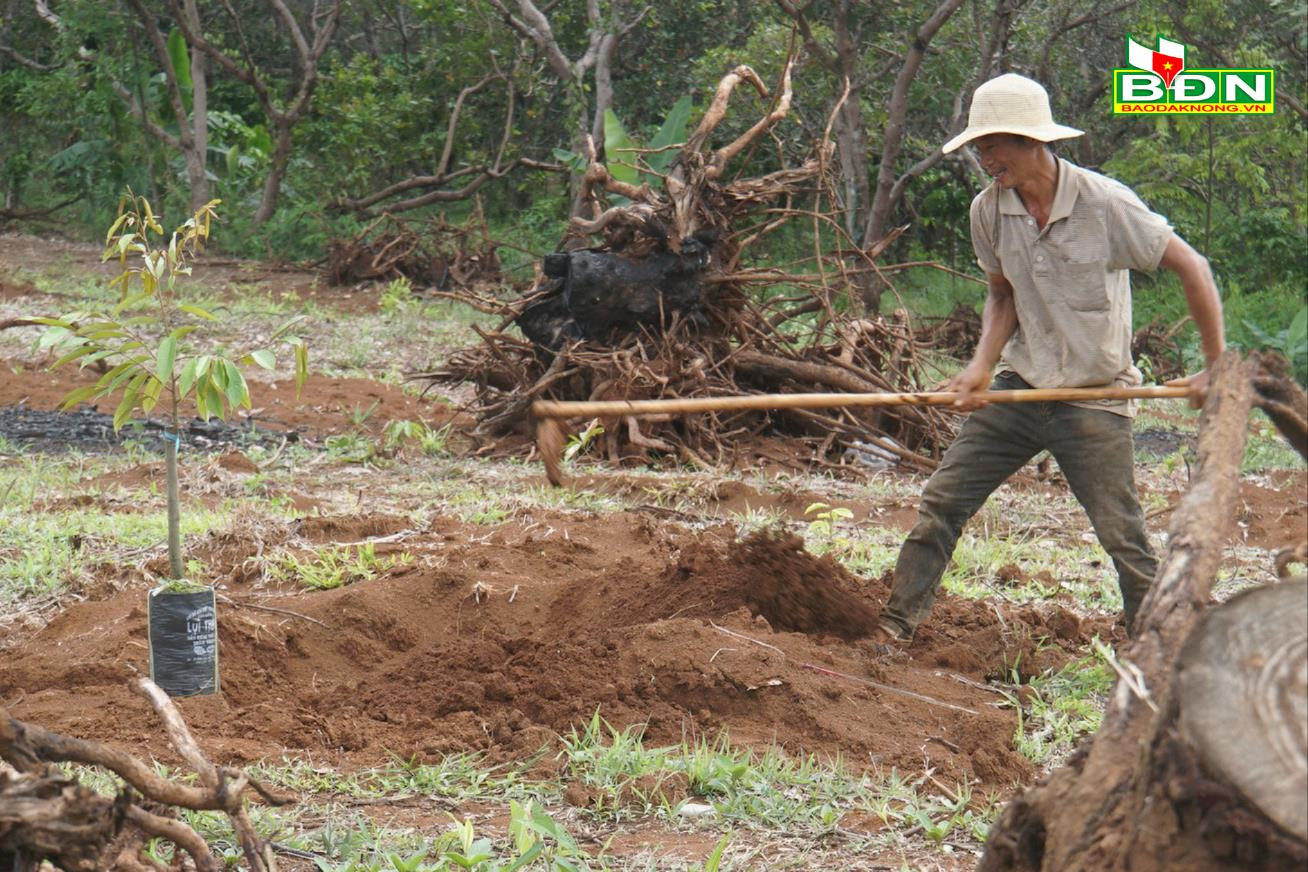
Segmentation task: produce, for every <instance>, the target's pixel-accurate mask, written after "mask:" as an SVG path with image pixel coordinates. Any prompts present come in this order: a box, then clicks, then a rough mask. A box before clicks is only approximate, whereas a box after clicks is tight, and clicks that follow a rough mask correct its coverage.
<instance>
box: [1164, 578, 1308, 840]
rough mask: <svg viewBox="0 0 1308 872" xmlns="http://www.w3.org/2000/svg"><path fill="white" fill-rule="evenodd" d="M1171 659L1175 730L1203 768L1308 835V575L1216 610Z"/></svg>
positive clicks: (1268, 813)
mask: <svg viewBox="0 0 1308 872" xmlns="http://www.w3.org/2000/svg"><path fill="white" fill-rule="evenodd" d="M1178 665H1179V673H1178V678H1179V682H1180V684H1179V691H1180V697H1179V702H1180V727H1181V733H1182V735H1183V736H1184V737H1185V739H1186V741H1187V742H1188V743H1189V744H1190V745H1191V746H1192V747H1193V748H1194V749H1195V751H1196V753H1197V755H1198V756H1199V758H1200V760H1201V761H1202V763H1203V766H1204V768H1205V769H1206V770H1208V772H1209V773H1210V774H1211V775H1212V776H1214V777H1216V778H1217V779H1219V780H1220V781H1222V782H1224V783H1226V784H1228V785H1230V786H1231V787H1233V788H1234V789H1236V790H1237V791H1239V793H1240V794H1241V795H1242V796H1244V797H1245V799H1247V800H1248V801H1249V802H1250V803H1251V804H1252V805H1254V806H1255V807H1256V808H1258V809H1259V810H1260V811H1261V812H1262V813H1263V814H1264V815H1266V816H1267V818H1268V819H1269V820H1271V821H1273V822H1275V823H1276V824H1277V825H1278V826H1280V827H1281V828H1283V829H1284V830H1285V831H1286V832H1287V833H1289V834H1291V835H1293V836H1295V837H1297V838H1298V839H1299V840H1300V841H1301V842H1303V841H1308V580H1305V579H1304V578H1302V577H1300V578H1297V579H1294V580H1291V581H1286V582H1282V583H1280V584H1273V585H1268V586H1266V587H1260V588H1255V589H1254V590H1250V591H1247V592H1245V593H1242V594H1240V595H1238V596H1235V597H1232V598H1231V600H1230V601H1228V602H1227V603H1226V604H1224V605H1222V606H1219V607H1217V608H1214V609H1213V610H1212V611H1211V612H1209V613H1208V614H1207V615H1205V617H1204V619H1203V623H1202V624H1201V625H1200V626H1199V628H1198V629H1197V630H1196V631H1195V632H1194V633H1193V634H1192V635H1191V637H1190V639H1189V640H1188V641H1187V643H1186V646H1185V649H1184V651H1183V652H1182V654H1181V657H1180V659H1179V661H1178Z"/></svg>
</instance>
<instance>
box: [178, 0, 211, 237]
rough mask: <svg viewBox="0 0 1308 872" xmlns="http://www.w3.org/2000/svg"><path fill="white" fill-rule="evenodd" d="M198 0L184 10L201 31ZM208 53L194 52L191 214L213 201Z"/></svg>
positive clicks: (188, 167) (189, 176)
mask: <svg viewBox="0 0 1308 872" xmlns="http://www.w3.org/2000/svg"><path fill="white" fill-rule="evenodd" d="M195 4H196V0H186V5H185V7H184V8H183V11H184V12H185V13H186V19H187V21H188V22H189V23H190V24H191V26H192V27H194V28H196V29H197V30H198V29H199V27H200V12H199V10H198V9H196V5H195ZM207 75H208V64H207V62H206V59H205V56H204V52H199V51H193V52H191V147H190V148H189V149H188V150H187V152H186V176H187V180H188V181H189V182H190V183H191V214H195V213H196V212H198V211H199V210H200V208H201V207H202V206H203V205H204V204H205V203H208V202H209V175H208V167H207V164H208V155H209V89H208V83H207Z"/></svg>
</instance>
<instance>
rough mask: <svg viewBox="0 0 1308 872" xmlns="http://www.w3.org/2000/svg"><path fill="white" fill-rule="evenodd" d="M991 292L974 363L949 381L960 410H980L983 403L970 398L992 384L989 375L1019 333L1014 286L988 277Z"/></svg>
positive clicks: (995, 275) (983, 311)
mask: <svg viewBox="0 0 1308 872" xmlns="http://www.w3.org/2000/svg"><path fill="white" fill-rule="evenodd" d="M986 279H987V285H988V288H989V290H988V291H987V292H986V305H985V308H984V309H983V310H982V312H981V338H980V340H978V342H977V344H976V351H975V352H974V353H973V354H972V360H971V362H969V363H968V365H967V366H966V367H965V368H964V369H963V371H962V372H960V373H959V374H958V375H956V376H954V377H953V379H951V380H950V382H949V385H948V388H947V389H948V390H951V391H958V392H959V397H958V399H957V400H955V401H954V405H955V406H957V407H958V408H960V409H966V410H970V409H979V408H980V407H981V406H984V405H985V403H984V402H978V401H977V400H974V399H973V398H972V397H971V394H972V392H973V391H983V390H985V389H986V388H987V387H989V385H990V376H991V374H992V373H993V372H994V370H995V364H996V363H998V362H999V356H1000V355H1001V354H1002V353H1003V351H1004V345H1005V344H1007V342H1008V340H1009V339H1011V338H1012V336H1013V334H1014V333H1016V332H1017V306H1016V305H1015V304H1014V303H1013V286H1012V285H1011V284H1009V282H1008V279H1006V278H1004V277H1003V276H1002V275H998V274H996V273H987V274H986Z"/></svg>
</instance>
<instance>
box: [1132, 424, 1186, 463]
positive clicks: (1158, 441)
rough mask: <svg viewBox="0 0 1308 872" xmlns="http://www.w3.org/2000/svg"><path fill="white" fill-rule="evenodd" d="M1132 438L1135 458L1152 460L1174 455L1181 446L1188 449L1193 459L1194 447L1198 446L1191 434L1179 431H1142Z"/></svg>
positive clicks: (1163, 429)
mask: <svg viewBox="0 0 1308 872" xmlns="http://www.w3.org/2000/svg"><path fill="white" fill-rule="evenodd" d="M1133 438H1134V440H1135V453H1136V456H1137V457H1142V458H1150V459H1154V460H1159V459H1161V458H1164V457H1168V456H1170V455H1172V454H1175V453H1176V452H1177V450H1178V449H1180V448H1182V447H1183V446H1184V447H1185V448H1187V449H1188V453H1189V455H1190V456H1191V457H1193V456H1194V452H1195V449H1196V446H1197V445H1198V444H1199V442H1198V439H1197V438H1196V436H1195V434H1193V433H1183V432H1181V431H1180V430H1169V429H1165V428H1151V429H1149V430H1142V431H1140V432H1139V433H1136V434H1134V436H1133Z"/></svg>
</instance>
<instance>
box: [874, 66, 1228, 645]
mask: <svg viewBox="0 0 1308 872" xmlns="http://www.w3.org/2000/svg"><path fill="white" fill-rule="evenodd" d="M1081 133H1082V132H1081V131H1080V130H1076V129H1074V128H1071V127H1065V126H1063V125H1061V124H1055V123H1054V121H1053V117H1052V115H1051V113H1050V110H1049V96H1048V94H1047V93H1046V92H1045V89H1044V88H1043V87H1042V86H1041V85H1040V84H1039V83H1037V82H1034V81H1032V80H1031V79H1027V78H1025V77H1023V76H1018V75H1014V74H1011V73H1010V74H1006V75H1002V76H999V77H998V78H995V79H992V80H990V81H989V82H986V83H985V84H983V85H981V86H980V87H979V88H977V89H976V93H975V94H974V95H973V98H972V108H971V111H970V113H969V116H968V126H967V129H966V130H964V131H963V132H962V133H961V134H959V135H958V136H956V137H954V138H953V139H951V140H950V141H949V142H948V143H946V144H945V146H944V151H945V152H946V153H948V152H951V151H954V150H955V149H957V148H959V147H960V146H962V145H965V144H967V143H971V147H972V148H973V149H974V151H975V154H976V156H977V159H978V160H979V161H980V163H981V166H982V168H983V169H985V171H986V172H987V173H989V174H990V175H991V177H993V179H994V181H993V182H992V183H991V184H990V185H989V186H988V187H987V188H986V189H985V190H983V191H982V192H981V193H980V194H978V195H977V197H976V199H974V200H973V201H972V211H971V221H972V244H973V247H974V248H975V250H976V257H977V261H978V262H979V263H980V265H981V268H982V269H983V270H985V272H986V277H987V281H988V285H989V290H988V293H987V295H986V303H985V309H984V312H983V314H982V318H981V338H980V340H979V342H978V343H977V349H976V353H975V354H974V355H973V357H972V360H971V362H970V363H968V365H967V367H966V368H964V369H963V371H962V372H960V373H959V374H958V375H957V376H955V377H954V378H953V379H952V380H951V381H950V383H949V387H948V389H949V390H954V391H958V393H959V398H958V400H957V401H956V403H955V405H956V406H958V407H959V408H961V409H964V410H969V411H970V410H976V411H974V412H973V413H972V414H971V415H970V416H968V418H967V420H966V421H965V422H964V423H963V427H962V429H961V431H960V432H959V434H958V438H957V439H956V440H955V441H954V443H953V445H951V446H950V448H949V450H948V451H947V452H946V453H945V456H944V458H943V460H942V461H941V463H940V466H939V468H938V469H937V470H936V471H935V473H934V474H933V475H932V476H931V479H930V481H928V482H927V486H926V491H925V493H924V494H923V496H922V503H921V505H920V507H919V509H918V520H917V523H916V525H914V527H913V530H912V532H911V533H909V535H908V539H907V540H906V541H905V542H904V545H903V547H902V549H901V550H900V552H899V559H898V561H897V562H896V565H895V574H894V585H893V588H892V590H891V594H890V600H889V602H888V603H887V604H886V606H885V608H884V609H883V610H882V612H881V616H880V620H879V622H878V629H877V633H878V636H879V637H880V639H879V640H880V641H881V642H883V643H886V642H906V641H908V640H909V639H911V638H912V636H913V632H914V630H915V629H916V628H917V626H918V624H920V623H921V622H922V621H923V620H925V619H926V617H927V614H928V613H929V612H930V610H931V604H932V602H933V600H934V599H935V594H936V588H937V587H938V586H939V584H940V577H941V575H942V574H943V573H944V570H945V566H946V564H947V563H948V562H949V559H950V556H951V555H952V554H953V552H954V545H955V543H956V542H957V541H958V536H959V534H960V533H961V532H962V530H963V525H964V524H966V523H967V520H968V519H969V518H971V517H972V515H973V514H974V513H975V512H976V511H977V510H978V509H979V508H980V507H981V506H982V504H983V503H985V501H986V498H987V497H989V496H990V494H991V493H992V492H993V491H994V490H995V488H997V487H998V486H999V485H1000V484H1002V483H1003V482H1004V481H1005V480H1006V479H1007V478H1008V477H1009V476H1011V475H1012V474H1013V473H1014V472H1016V471H1017V470H1018V469H1020V468H1021V467H1022V466H1023V465H1024V464H1026V463H1027V461H1029V460H1030V459H1031V458H1032V457H1034V456H1035V455H1036V454H1037V453H1038V452H1040V451H1042V450H1046V449H1047V450H1048V451H1049V452H1050V453H1051V454H1052V455H1053V456H1054V458H1055V459H1056V460H1057V461H1058V466H1059V468H1060V469H1061V470H1062V472H1063V475H1064V476H1065V477H1066V479H1067V483H1068V484H1069V485H1070V486H1071V488H1072V493H1073V494H1075V495H1076V498H1077V500H1078V501H1079V502H1080V503H1081V505H1082V507H1084V508H1085V510H1086V514H1088V515H1089V517H1090V522H1091V524H1093V525H1094V529H1095V534H1096V535H1097V536H1098V537H1099V542H1100V544H1101V545H1103V547H1104V550H1105V551H1107V552H1108V554H1109V555H1110V556H1111V557H1112V559H1113V566H1114V568H1115V569H1116V570H1117V577H1118V583H1119V585H1120V587H1121V591H1122V602H1123V604H1124V607H1125V613H1126V614H1125V618H1126V626H1127V631H1128V632H1130V631H1131V628H1132V623H1133V621H1134V620H1135V615H1136V611H1137V610H1138V609H1139V607H1140V603H1141V601H1142V600H1143V599H1144V595H1145V592H1146V591H1147V590H1148V589H1149V584H1150V583H1151V582H1152V580H1153V578H1154V574H1155V571H1156V569H1157V564H1156V561H1155V558H1154V555H1153V552H1152V550H1151V548H1150V546H1149V540H1148V537H1147V536H1146V534H1145V528H1144V517H1143V514H1142V513H1141V510H1140V504H1139V501H1138V500H1137V499H1136V491H1135V480H1134V470H1133V467H1132V459H1133V457H1132V454H1133V449H1132V442H1131V417H1132V415H1133V414H1134V408H1133V403H1132V402H1131V401H1124V400H1122V401H1114V400H1099V401H1087V402H1076V403H1014V404H1011V405H1009V404H1003V405H1000V404H994V405H988V404H986V403H985V402H983V401H979V400H978V399H977V398H975V397H973V396H971V394H972V392H974V391H980V390H983V389H984V388H985V387H986V386H987V384H988V383H989V382H990V380H991V373H992V372H993V371H994V370H995V364H996V363H998V364H999V367H998V374H997V375H996V376H995V378H994V383H993V388H994V389H996V390H1005V389H1007V390H1014V389H1019V390H1020V389H1029V388H1060V387H1091V386H1109V387H1125V386H1132V385H1138V384H1140V382H1141V376H1140V371H1139V370H1138V369H1136V368H1135V365H1134V364H1133V362H1132V360H1131V285H1130V273H1129V270H1132V269H1137V270H1144V271H1153V270H1155V269H1157V268H1158V267H1160V266H1162V267H1165V268H1167V269H1170V270H1172V271H1173V272H1175V273H1176V274H1177V275H1178V276H1179V277H1180V279H1181V287H1182V289H1183V290H1184V292H1185V299H1186V304H1187V306H1188V307H1189V310H1190V315H1191V316H1192V317H1193V319H1194V322H1195V326H1196V327H1197V328H1198V330H1199V335H1200V337H1201V339H1202V343H1203V351H1204V358H1205V360H1206V361H1207V366H1211V365H1212V363H1213V361H1214V360H1215V359H1216V358H1217V356H1218V355H1219V354H1221V352H1222V350H1223V348H1224V347H1225V340H1224V334H1223V327H1222V304H1221V300H1220V298H1219V297H1218V294H1217V287H1216V285H1215V284H1214V282H1213V276H1212V273H1211V271H1210V270H1209V268H1208V261H1207V260H1206V259H1205V258H1204V257H1203V256H1201V255H1200V254H1199V253H1198V252H1196V251H1195V250H1194V249H1193V248H1191V247H1190V246H1189V245H1188V244H1187V243H1186V242H1185V241H1184V240H1182V239H1181V238H1180V237H1179V236H1177V235H1176V234H1175V233H1173V232H1172V229H1171V227H1170V225H1169V224H1168V222H1167V220H1166V219H1165V218H1163V217H1162V216H1160V215H1158V214H1156V213H1154V212H1151V211H1150V210H1149V209H1148V207H1146V206H1145V205H1144V203H1142V202H1141V201H1140V198H1139V197H1137V196H1136V195H1135V194H1134V193H1133V192H1132V191H1131V190H1130V189H1128V188H1126V187H1125V186H1124V185H1122V184H1120V183H1119V182H1116V181H1113V180H1112V179H1109V178H1107V177H1105V176H1102V175H1100V174H1098V173H1094V172H1091V171H1089V170H1085V169H1082V168H1080V167H1077V166H1074V165H1073V164H1071V163H1069V162H1068V161H1066V160H1063V159H1061V158H1058V157H1055V155H1054V154H1053V152H1052V150H1051V149H1050V148H1049V146H1048V145H1046V143H1048V142H1051V141H1053V140H1057V139H1068V138H1071V137H1075V136H1080V135H1081ZM1169 384H1184V385H1188V386H1189V387H1190V388H1191V392H1192V393H1191V403H1192V405H1195V406H1196V407H1198V406H1199V405H1201V404H1202V401H1203V398H1204V396H1205V394H1206V392H1207V387H1208V370H1207V369H1205V370H1204V371H1202V372H1200V373H1199V374H1198V375H1194V376H1191V377H1190V378H1188V379H1180V380H1178V381H1176V382H1170V383H1169Z"/></svg>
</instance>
